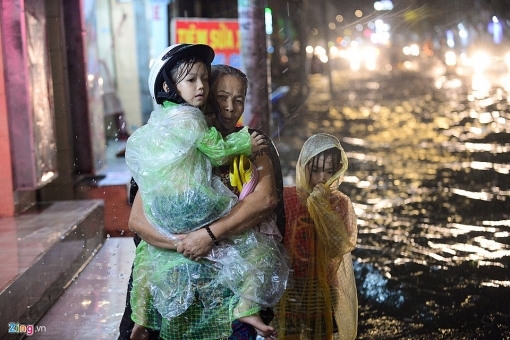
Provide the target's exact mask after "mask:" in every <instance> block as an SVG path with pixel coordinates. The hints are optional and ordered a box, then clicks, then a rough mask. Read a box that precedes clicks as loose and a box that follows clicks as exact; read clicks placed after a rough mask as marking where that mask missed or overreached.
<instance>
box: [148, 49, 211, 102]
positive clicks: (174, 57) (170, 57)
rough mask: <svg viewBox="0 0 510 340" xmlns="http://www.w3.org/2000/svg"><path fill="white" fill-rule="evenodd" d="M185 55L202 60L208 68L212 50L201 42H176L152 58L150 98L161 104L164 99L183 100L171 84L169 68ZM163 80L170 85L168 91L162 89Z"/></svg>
mask: <svg viewBox="0 0 510 340" xmlns="http://www.w3.org/2000/svg"><path fill="white" fill-rule="evenodd" d="M187 56H195V57H197V59H199V60H201V61H203V62H204V63H205V64H206V66H207V68H208V69H210V66H211V63H212V61H213V59H214V51H213V49H212V48H211V47H210V46H208V45H202V44H195V45H194V44H176V45H171V46H168V47H167V48H165V50H164V51H163V52H161V54H160V55H159V56H157V57H156V59H154V63H153V64H152V67H151V70H150V73H149V91H150V93H151V97H152V100H154V101H155V102H156V103H158V104H161V103H162V102H163V100H165V99H166V100H171V101H175V102H183V100H182V98H181V97H180V96H179V94H178V93H177V90H176V89H175V88H174V86H172V85H173V84H172V82H171V81H170V70H171V69H172V68H173V67H174V66H175V64H176V63H177V62H178V61H179V60H181V59H182V58H184V57H187ZM163 82H167V85H168V86H170V91H169V92H164V91H162V89H163Z"/></svg>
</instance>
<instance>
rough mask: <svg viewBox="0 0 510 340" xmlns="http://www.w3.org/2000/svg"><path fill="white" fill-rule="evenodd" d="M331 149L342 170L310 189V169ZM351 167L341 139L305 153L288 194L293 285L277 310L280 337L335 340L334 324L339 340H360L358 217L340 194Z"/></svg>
mask: <svg viewBox="0 0 510 340" xmlns="http://www.w3.org/2000/svg"><path fill="white" fill-rule="evenodd" d="M331 148H336V149H339V150H340V154H341V156H340V158H341V159H340V161H341V167H340V169H339V170H338V171H337V172H336V173H335V174H334V175H333V176H332V177H331V178H330V179H329V180H328V181H327V182H326V183H325V184H318V185H316V186H315V187H314V188H311V187H310V184H309V178H310V177H309V172H308V170H307V166H309V165H310V162H311V161H312V159H313V158H314V157H315V156H317V155H319V154H320V153H322V152H323V151H325V150H328V149H331ZM319 166H322V165H321V164H319ZM347 166H348V163H347V157H346V155H345V152H344V150H343V149H342V147H341V145H340V142H339V141H338V139H337V138H336V137H334V136H331V135H328V134H323V133H320V134H317V135H314V136H312V137H310V138H309V139H308V140H307V141H306V142H305V144H304V145H303V148H302V149H301V153H300V156H299V159H298V162H297V165H296V186H295V187H285V188H284V199H285V214H286V219H287V225H286V228H285V239H284V243H285V247H286V249H287V251H288V253H289V256H290V257H291V261H292V269H293V272H294V282H293V285H292V286H291V287H289V288H288V289H287V291H286V292H285V294H284V296H283V297H282V299H281V300H280V302H279V303H278V304H277V306H276V313H275V314H276V315H275V319H274V321H273V325H274V326H275V327H276V329H277V331H278V334H279V337H282V338H286V336H287V337H289V338H292V339H332V336H333V331H334V323H333V320H335V322H336V325H337V327H338V337H335V339H337V338H338V339H354V338H355V337H356V333H357V319H358V316H357V312H358V310H357V306H358V304H357V293H356V283H355V279H354V270H353V266H352V259H351V254H350V252H351V250H352V249H354V247H355V245H356V239H357V227H356V216H355V214H354V209H353V207H352V203H351V201H350V199H349V197H348V196H346V195H345V194H343V193H342V192H340V191H339V190H338V189H337V188H338V185H339V182H340V179H341V177H342V175H343V173H344V172H345V171H346V170H347Z"/></svg>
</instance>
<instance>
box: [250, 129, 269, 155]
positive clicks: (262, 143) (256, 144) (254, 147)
mask: <svg viewBox="0 0 510 340" xmlns="http://www.w3.org/2000/svg"><path fill="white" fill-rule="evenodd" d="M250 139H251V153H255V152H257V151H259V150H262V149H265V148H267V140H266V137H265V136H264V135H262V134H259V133H258V132H256V131H254V132H252V134H251V135H250Z"/></svg>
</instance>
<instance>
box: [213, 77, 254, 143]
mask: <svg viewBox="0 0 510 340" xmlns="http://www.w3.org/2000/svg"><path fill="white" fill-rule="evenodd" d="M245 93H246V88H245V87H244V84H243V82H242V81H241V80H239V79H238V78H237V77H235V76H229V75H224V76H221V77H220V78H218V79H217V80H216V82H215V83H214V84H213V85H212V87H211V95H213V96H214V97H215V98H216V101H217V102H218V105H219V107H220V112H219V114H218V117H217V119H218V120H220V121H219V122H217V124H215V126H216V128H217V129H218V130H219V131H220V132H221V133H222V134H224V135H225V134H229V133H232V132H234V130H235V128H236V124H237V122H238V121H239V118H241V116H242V114H243V112H244V102H245V100H246V94H245Z"/></svg>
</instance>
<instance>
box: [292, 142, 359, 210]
mask: <svg viewBox="0 0 510 340" xmlns="http://www.w3.org/2000/svg"><path fill="white" fill-rule="evenodd" d="M333 148H336V149H339V150H340V154H341V156H340V159H341V162H342V165H341V167H340V169H339V170H338V171H337V172H336V173H335V174H333V176H332V177H331V178H330V179H329V180H328V181H327V182H326V184H325V185H326V186H327V187H332V186H334V188H332V189H336V187H337V186H338V185H339V184H340V182H341V177H342V175H343V174H344V173H345V171H346V170H347V168H348V166H349V164H348V161H347V156H346V155H345V151H344V149H343V148H342V145H341V144H340V141H339V140H338V138H336V137H335V136H333V135H330V134H327V133H318V134H316V135H313V136H311V137H310V138H308V139H307V141H306V142H305V144H303V147H302V148H301V153H300V154H299V158H298V162H297V165H296V188H297V190H298V193H299V195H300V197H301V198H303V199H304V200H306V198H307V197H308V196H309V195H310V193H311V192H312V190H313V188H311V187H310V185H309V183H308V176H307V174H306V172H307V171H306V165H307V164H308V163H309V162H310V161H311V160H312V158H314V157H315V156H317V155H318V154H320V153H321V152H323V151H326V150H328V149H333Z"/></svg>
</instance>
